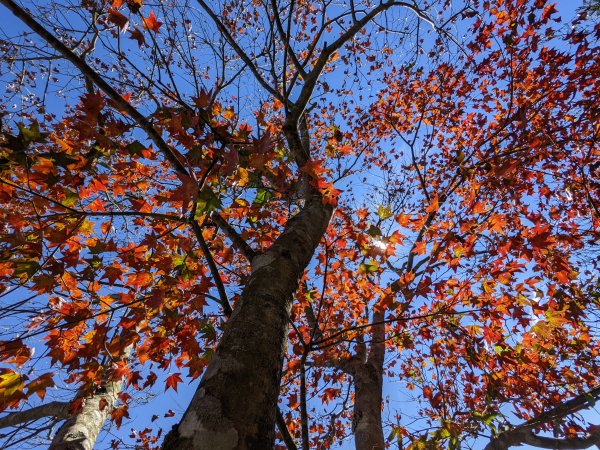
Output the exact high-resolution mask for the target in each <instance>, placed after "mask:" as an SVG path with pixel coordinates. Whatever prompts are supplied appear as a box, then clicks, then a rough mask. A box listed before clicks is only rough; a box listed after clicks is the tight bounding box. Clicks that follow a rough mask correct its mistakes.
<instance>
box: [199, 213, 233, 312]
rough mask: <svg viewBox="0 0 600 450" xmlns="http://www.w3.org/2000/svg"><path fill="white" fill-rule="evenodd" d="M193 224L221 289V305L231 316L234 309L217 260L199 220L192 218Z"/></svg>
mask: <svg viewBox="0 0 600 450" xmlns="http://www.w3.org/2000/svg"><path fill="white" fill-rule="evenodd" d="M191 224H192V228H193V229H194V233H195V234H196V239H198V243H199V244H200V249H201V250H202V253H204V257H205V258H206V262H207V263H208V267H209V269H210V272H211V274H212V277H213V279H214V280H215V285H216V286H217V291H219V298H220V303H221V306H222V307H223V311H224V312H225V315H226V316H227V317H229V316H231V313H232V312H233V310H232V309H231V305H230V304H229V299H228V298H227V293H226V292H225V286H223V281H222V280H221V276H220V275H219V269H218V267H217V265H216V264H215V260H214V259H213V257H212V254H211V252H210V249H209V248H208V244H207V243H206V241H205V240H204V236H202V227H200V225H199V224H198V222H197V221H195V220H192V221H191Z"/></svg>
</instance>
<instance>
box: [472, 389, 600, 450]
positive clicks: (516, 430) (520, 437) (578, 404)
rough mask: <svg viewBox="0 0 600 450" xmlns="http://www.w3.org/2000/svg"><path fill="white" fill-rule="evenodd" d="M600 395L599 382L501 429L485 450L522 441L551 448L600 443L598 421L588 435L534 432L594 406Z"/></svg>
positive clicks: (502, 447)
mask: <svg viewBox="0 0 600 450" xmlns="http://www.w3.org/2000/svg"><path fill="white" fill-rule="evenodd" d="M598 398H600V386H596V387H594V388H592V389H590V390H589V391H587V392H584V393H582V394H579V395H578V396H576V397H574V398H572V399H571V400H567V401H566V402H563V403H561V404H560V405H558V406H556V407H554V408H552V409H550V410H548V411H545V412H543V413H541V414H539V415H537V416H535V417H533V418H532V419H530V420H528V421H527V422H525V423H523V424H521V425H517V426H515V427H513V428H510V429H509V430H506V431H504V432H502V433H500V434H499V435H497V436H495V437H493V438H492V439H491V440H490V442H489V443H488V444H487V446H486V447H485V449H484V450H507V449H508V448H510V447H512V446H518V445H521V444H529V445H532V446H534V447H539V448H549V449H580V448H589V447H591V446H592V445H597V446H600V426H598V425H592V426H590V428H589V430H588V435H587V436H585V437H574V438H564V439H556V438H550V437H544V436H537V435H535V434H534V433H533V431H534V430H535V429H536V428H538V427H539V426H540V425H544V424H549V423H551V422H556V421H560V420H562V419H564V418H565V417H567V416H568V415H571V414H575V413H577V412H579V411H581V410H582V409H585V408H588V407H590V406H592V405H593V404H594V403H595V401H596V400H597V399H598Z"/></svg>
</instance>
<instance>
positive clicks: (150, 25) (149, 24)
mask: <svg viewBox="0 0 600 450" xmlns="http://www.w3.org/2000/svg"><path fill="white" fill-rule="evenodd" d="M162 24H163V23H162V22H159V21H158V20H156V16H155V15H154V11H150V15H149V16H148V17H146V18H145V19H144V27H145V28H147V29H149V30H152V31H154V32H155V33H158V30H159V29H160V26H161V25H162Z"/></svg>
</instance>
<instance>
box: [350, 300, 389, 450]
mask: <svg viewBox="0 0 600 450" xmlns="http://www.w3.org/2000/svg"><path fill="white" fill-rule="evenodd" d="M383 317H384V316H383V313H382V312H380V311H375V312H374V314H373V323H374V324H375V325H374V326H373V328H372V331H371V343H370V346H369V356H368V358H367V361H366V363H364V364H363V363H359V364H355V365H354V417H353V420H352V428H353V431H354V442H355V445H356V450H384V449H385V440H384V437H383V425H382V420H381V405H382V402H383V360H384V357H385V342H384V341H385V324H384V323H383Z"/></svg>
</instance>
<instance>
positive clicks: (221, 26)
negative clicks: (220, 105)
mask: <svg viewBox="0 0 600 450" xmlns="http://www.w3.org/2000/svg"><path fill="white" fill-rule="evenodd" d="M197 1H198V3H199V4H200V6H201V7H202V9H204V11H205V12H206V14H208V15H209V17H210V18H211V20H212V21H213V22H214V23H215V25H216V26H217V28H218V29H219V31H220V32H221V34H222V35H223V37H224V38H225V40H227V42H228V43H229V45H231V47H232V48H233V50H234V51H235V52H236V53H237V55H238V56H239V57H240V59H241V60H242V61H244V63H245V64H246V65H247V66H248V68H249V69H250V71H251V72H252V74H253V75H254V77H255V78H256V81H258V82H259V83H260V85H261V86H262V87H264V88H265V89H266V90H267V92H268V93H269V94H271V95H272V96H273V97H275V98H276V99H277V100H279V101H281V102H285V99H284V98H283V96H282V95H281V93H280V92H278V91H277V89H275V88H273V86H271V85H270V84H269V83H267V81H266V80H265V79H264V78H263V77H262V75H261V74H260V72H259V71H258V68H257V67H256V66H255V65H254V63H253V62H252V60H251V59H250V57H249V56H248V55H247V54H246V52H244V50H243V49H242V48H241V47H240V46H239V45H238V43H237V42H236V41H235V39H233V36H231V33H229V30H227V27H226V26H225V24H223V22H221V20H220V19H219V17H217V15H216V14H215V13H214V11H213V10H212V9H210V7H209V6H208V5H207V4H206V3H205V2H204V0H197Z"/></svg>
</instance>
